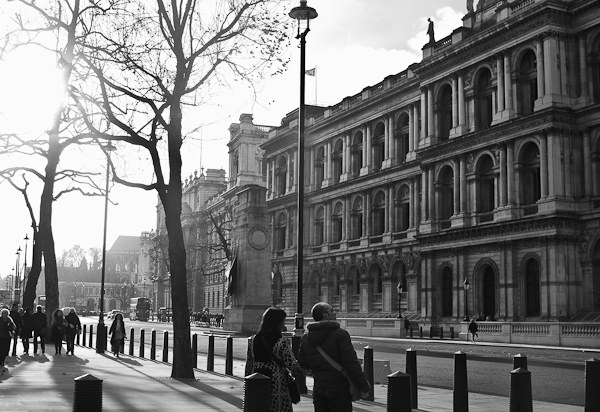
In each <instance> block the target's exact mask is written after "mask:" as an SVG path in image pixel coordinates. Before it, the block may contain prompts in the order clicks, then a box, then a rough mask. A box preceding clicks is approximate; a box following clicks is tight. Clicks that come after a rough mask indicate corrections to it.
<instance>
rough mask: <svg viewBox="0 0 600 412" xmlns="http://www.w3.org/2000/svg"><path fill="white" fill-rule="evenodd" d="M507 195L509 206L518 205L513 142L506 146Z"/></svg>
mask: <svg viewBox="0 0 600 412" xmlns="http://www.w3.org/2000/svg"><path fill="white" fill-rule="evenodd" d="M506 195H507V197H508V204H509V205H514V204H516V199H515V159H514V148H513V144H512V142H508V143H507V145H506Z"/></svg>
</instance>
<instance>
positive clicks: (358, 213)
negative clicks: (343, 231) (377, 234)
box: [350, 197, 363, 239]
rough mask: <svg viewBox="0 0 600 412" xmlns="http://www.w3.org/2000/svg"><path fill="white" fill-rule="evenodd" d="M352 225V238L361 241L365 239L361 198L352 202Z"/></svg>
mask: <svg viewBox="0 0 600 412" xmlns="http://www.w3.org/2000/svg"><path fill="white" fill-rule="evenodd" d="M350 224H351V228H350V230H351V238H352V239H360V238H361V237H363V202H362V198H361V197H357V198H356V199H354V202H352V212H351V215H350Z"/></svg>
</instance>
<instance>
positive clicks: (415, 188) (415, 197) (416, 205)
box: [411, 176, 421, 228]
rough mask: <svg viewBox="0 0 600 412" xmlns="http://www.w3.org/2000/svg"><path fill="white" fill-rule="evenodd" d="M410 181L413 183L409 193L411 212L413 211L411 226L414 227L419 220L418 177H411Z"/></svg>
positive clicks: (417, 224)
mask: <svg viewBox="0 0 600 412" xmlns="http://www.w3.org/2000/svg"><path fill="white" fill-rule="evenodd" d="M411 182H412V183H413V191H412V193H411V199H412V207H413V210H412V213H414V216H415V217H414V219H413V226H412V227H413V228H416V227H417V226H419V222H420V221H421V204H420V199H419V178H418V177H416V176H415V177H414V178H413V179H411Z"/></svg>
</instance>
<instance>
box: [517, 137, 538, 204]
mask: <svg viewBox="0 0 600 412" xmlns="http://www.w3.org/2000/svg"><path fill="white" fill-rule="evenodd" d="M519 158H520V162H519V163H520V164H519V177H520V179H519V180H520V182H519V183H520V201H521V204H522V205H532V204H535V203H536V202H537V201H538V200H540V198H541V197H542V195H541V181H540V151H539V149H538V147H537V145H535V144H534V143H527V144H526V145H525V147H523V150H522V151H521V154H520V156H519Z"/></svg>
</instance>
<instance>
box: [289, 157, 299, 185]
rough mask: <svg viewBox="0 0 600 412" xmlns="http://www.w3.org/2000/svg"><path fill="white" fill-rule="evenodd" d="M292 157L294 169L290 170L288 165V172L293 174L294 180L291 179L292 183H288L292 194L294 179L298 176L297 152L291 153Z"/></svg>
mask: <svg viewBox="0 0 600 412" xmlns="http://www.w3.org/2000/svg"><path fill="white" fill-rule="evenodd" d="M292 157H293V158H294V168H293V169H292V165H290V168H289V169H290V171H293V172H294V178H293V179H292V181H291V182H290V186H291V187H290V190H291V191H292V192H295V191H296V178H297V176H298V151H297V150H294V151H293V152H292Z"/></svg>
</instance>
